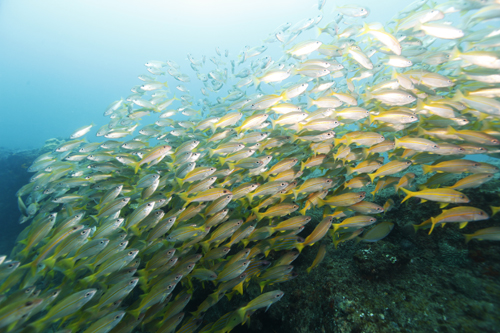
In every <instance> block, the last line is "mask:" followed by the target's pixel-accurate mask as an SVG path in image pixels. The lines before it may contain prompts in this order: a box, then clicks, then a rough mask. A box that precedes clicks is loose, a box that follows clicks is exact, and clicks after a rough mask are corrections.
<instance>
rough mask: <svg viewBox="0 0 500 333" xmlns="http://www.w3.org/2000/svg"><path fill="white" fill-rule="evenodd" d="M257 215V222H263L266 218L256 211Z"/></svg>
mask: <svg viewBox="0 0 500 333" xmlns="http://www.w3.org/2000/svg"><path fill="white" fill-rule="evenodd" d="M254 213H255V216H257V222H259V221H260V220H262V219H263V218H264V217H265V216H264V214H263V213H259V212H257V211H254Z"/></svg>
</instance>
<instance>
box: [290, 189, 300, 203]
mask: <svg viewBox="0 0 500 333" xmlns="http://www.w3.org/2000/svg"><path fill="white" fill-rule="evenodd" d="M292 193H293V200H295V201H297V196H298V195H299V190H296V189H293V190H292Z"/></svg>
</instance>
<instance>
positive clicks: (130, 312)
mask: <svg viewBox="0 0 500 333" xmlns="http://www.w3.org/2000/svg"><path fill="white" fill-rule="evenodd" d="M128 313H129V314H130V315H132V316H134V318H135V319H137V318H139V316H140V315H141V308H137V309H135V310H131V311H128Z"/></svg>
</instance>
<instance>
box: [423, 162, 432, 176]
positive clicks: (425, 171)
mask: <svg viewBox="0 0 500 333" xmlns="http://www.w3.org/2000/svg"><path fill="white" fill-rule="evenodd" d="M422 171H423V172H424V175H425V174H426V173H429V172H432V166H431V165H427V164H422Z"/></svg>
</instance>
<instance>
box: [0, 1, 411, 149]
mask: <svg viewBox="0 0 500 333" xmlns="http://www.w3.org/2000/svg"><path fill="white" fill-rule="evenodd" d="M348 3H350V2H349V1H335V2H333V1H332V2H327V4H326V6H325V9H324V15H325V16H327V15H328V14H331V12H332V10H333V9H334V8H335V6H336V5H344V4H348ZM358 4H359V5H361V6H363V5H364V6H368V7H369V8H370V10H371V12H370V20H373V21H379V22H384V21H387V20H389V19H390V18H391V17H392V16H393V15H394V14H395V13H396V12H397V11H398V10H400V9H402V8H404V7H405V6H406V5H407V3H406V2H401V1H396V0H394V1H387V0H386V1H377V3H376V5H375V6H374V5H373V3H372V2H370V1H364V2H363V1H360V2H359V3H358ZM388 8H390V11H388V10H387V9H388ZM318 14H320V12H319V11H318V10H317V1H316V0H287V1H285V0H283V1H263V0H258V1H244V0H236V1H233V0H215V1H203V0H188V1H160V0H158V1H144V2H140V3H139V2H137V1H134V0H125V1H118V0H116V1H97V0H95V1H94V0H90V1H72V2H67V1H63V0H59V1H56V0H48V1H43V2H40V1H36V0H32V1H24V0H21V1H17V0H4V1H2V2H1V3H0V45H2V50H3V52H2V54H1V55H0V72H1V75H2V80H1V82H0V91H1V94H0V103H1V105H2V111H1V112H2V117H1V119H0V142H1V143H2V146H4V147H6V148H9V149H28V148H37V147H40V145H42V144H43V142H45V140H47V139H50V138H54V137H68V136H69V135H70V134H71V133H72V132H73V131H74V130H75V129H77V128H79V127H81V126H84V125H86V124H90V123H92V122H94V123H95V124H96V125H97V126H95V128H94V129H93V132H91V133H90V135H88V138H89V140H92V138H93V135H94V134H95V132H96V131H97V128H99V127H100V126H101V125H104V124H105V123H106V122H107V120H106V118H104V117H103V116H102V113H103V112H104V109H105V108H106V106H107V105H109V104H110V103H111V102H113V101H115V100H117V99H119V98H120V97H125V96H127V95H129V94H130V87H132V86H134V85H137V84H139V83H140V82H141V81H139V80H138V79H137V76H138V75H139V74H142V73H147V72H146V71H145V67H144V63H146V62H147V61H149V60H163V61H165V60H167V59H169V60H173V61H175V62H177V63H178V64H179V65H181V66H182V67H181V68H182V70H184V71H185V72H186V73H188V72H192V71H191V69H190V68H189V62H188V60H187V59H186V55H187V54H188V53H190V54H192V55H193V56H194V57H195V58H196V59H198V58H201V57H202V56H207V57H210V56H213V55H214V54H215V48H216V47H219V48H220V49H221V50H226V49H227V50H229V53H230V57H231V58H236V56H237V54H238V53H239V52H240V51H241V50H242V49H243V48H244V47H245V46H247V45H248V46H251V47H253V46H258V45H260V44H262V40H263V39H265V38H266V37H267V36H268V35H269V34H270V33H272V32H273V31H274V30H275V29H276V28H277V27H278V26H279V25H281V24H283V23H286V22H291V23H296V22H299V21H300V20H303V19H306V18H309V17H315V16H317V15H318ZM307 33H308V35H307V36H310V37H315V33H314V32H313V31H310V32H307ZM307 36H305V37H307ZM301 38H302V36H301ZM273 48H275V51H274V52H273V50H272V49H273ZM280 52H281V51H280V49H279V46H278V45H277V43H274V44H272V45H271V46H270V50H269V51H268V53H269V54H270V55H276V56H277V57H279V56H281V54H280ZM207 62H208V63H209V60H208V59H207ZM167 80H168V81H169V83H170V84H171V86H172V89H173V87H175V85H176V84H178V83H179V82H177V81H175V80H173V79H172V78H171V77H169V78H168V79H167ZM196 81H197V80H196V79H193V80H192V82H191V85H192V88H191V94H192V95H193V97H195V99H198V98H203V97H204V96H203V95H201V93H200V92H199V88H200V87H201V85H199V83H197V82H196ZM198 82H199V81H198Z"/></svg>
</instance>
